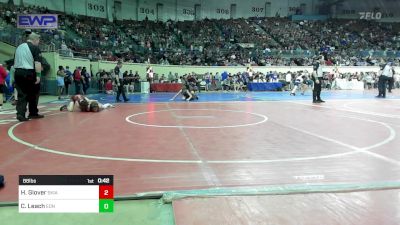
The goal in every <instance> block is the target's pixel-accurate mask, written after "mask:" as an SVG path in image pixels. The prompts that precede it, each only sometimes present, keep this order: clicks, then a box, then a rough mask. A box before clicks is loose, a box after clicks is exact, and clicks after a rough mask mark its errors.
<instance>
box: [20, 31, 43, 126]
mask: <svg viewBox="0 0 400 225" xmlns="http://www.w3.org/2000/svg"><path fill="white" fill-rule="evenodd" d="M39 42H40V36H39V35H38V34H36V33H30V34H29V35H28V38H27V42H26V43H23V44H21V45H19V46H18V47H17V49H16V51H15V58H14V68H15V86H16V89H17V90H18V102H17V107H16V109H17V119H18V120H19V121H21V122H23V121H28V120H29V119H40V118H43V117H44V116H43V115H40V114H38V109H37V93H36V92H37V90H36V89H37V87H38V85H39V83H40V77H41V72H42V64H41V63H40V54H41V53H40V49H39V47H38V45H39ZM27 104H29V117H28V118H26V117H25V114H26V105H27Z"/></svg>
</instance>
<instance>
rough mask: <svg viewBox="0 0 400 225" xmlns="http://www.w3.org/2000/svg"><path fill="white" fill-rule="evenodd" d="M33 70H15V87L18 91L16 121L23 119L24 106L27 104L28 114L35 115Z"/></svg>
mask: <svg viewBox="0 0 400 225" xmlns="http://www.w3.org/2000/svg"><path fill="white" fill-rule="evenodd" d="M35 82H36V75H35V71H34V70H26V69H16V70H15V87H16V89H17V91H18V101H17V106H16V110H17V119H19V118H25V114H26V106H27V104H28V103H29V112H30V113H31V114H34V113H35V112H36V114H37V94H36V92H37V85H35Z"/></svg>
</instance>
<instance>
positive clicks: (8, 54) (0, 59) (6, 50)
mask: <svg viewBox="0 0 400 225" xmlns="http://www.w3.org/2000/svg"><path fill="white" fill-rule="evenodd" d="M14 52H15V47H14V46H12V45H9V44H6V43H4V42H0V64H3V63H4V61H6V60H9V59H12V58H14Z"/></svg>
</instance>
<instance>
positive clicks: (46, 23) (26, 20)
mask: <svg viewBox="0 0 400 225" xmlns="http://www.w3.org/2000/svg"><path fill="white" fill-rule="evenodd" d="M17 27H18V28H23V29H26V28H30V29H57V28H58V15H57V14H26V15H18V23H17Z"/></svg>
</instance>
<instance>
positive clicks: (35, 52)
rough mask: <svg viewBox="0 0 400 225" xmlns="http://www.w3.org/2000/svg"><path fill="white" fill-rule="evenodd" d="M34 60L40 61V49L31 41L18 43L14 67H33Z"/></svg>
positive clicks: (31, 68) (29, 68)
mask: <svg viewBox="0 0 400 225" xmlns="http://www.w3.org/2000/svg"><path fill="white" fill-rule="evenodd" d="M35 62H40V49H39V47H37V46H35V45H33V44H32V43H31V42H26V43H23V44H20V45H19V46H18V47H17V49H16V51H15V59H14V68H15V69H28V70H33V69H35Z"/></svg>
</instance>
